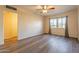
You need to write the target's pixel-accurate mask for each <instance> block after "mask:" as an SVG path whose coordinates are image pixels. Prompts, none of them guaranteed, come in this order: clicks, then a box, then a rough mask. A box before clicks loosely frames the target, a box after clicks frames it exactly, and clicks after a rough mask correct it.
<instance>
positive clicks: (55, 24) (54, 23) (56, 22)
mask: <svg viewBox="0 0 79 59" xmlns="http://www.w3.org/2000/svg"><path fill="white" fill-rule="evenodd" d="M65 22H66V17H59V18H54V19H50V25H51V28H65Z"/></svg>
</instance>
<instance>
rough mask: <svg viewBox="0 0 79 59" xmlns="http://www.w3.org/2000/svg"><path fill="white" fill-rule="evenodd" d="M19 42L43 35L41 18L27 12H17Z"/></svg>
mask: <svg viewBox="0 0 79 59" xmlns="http://www.w3.org/2000/svg"><path fill="white" fill-rule="evenodd" d="M18 19H19V32H18V35H19V40H20V39H24V38H28V37H32V36H35V35H40V34H42V33H43V18H42V16H39V15H37V14H34V13H33V12H32V11H29V10H23V11H22V10H20V9H19V10H18Z"/></svg>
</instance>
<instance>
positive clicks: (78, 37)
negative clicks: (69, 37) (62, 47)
mask: <svg viewBox="0 0 79 59" xmlns="http://www.w3.org/2000/svg"><path fill="white" fill-rule="evenodd" d="M78 40H79V7H78Z"/></svg>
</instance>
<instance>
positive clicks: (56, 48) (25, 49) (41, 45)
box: [0, 34, 79, 53]
mask: <svg viewBox="0 0 79 59" xmlns="http://www.w3.org/2000/svg"><path fill="white" fill-rule="evenodd" d="M13 39H16V38H13ZM6 43H7V42H6ZM0 52H1V53H79V41H78V40H76V39H72V38H65V37H60V36H54V35H47V34H46V35H40V36H35V37H32V38H27V39H23V40H19V41H16V42H13V43H10V44H9V46H7V47H5V45H4V46H1V47H0Z"/></svg>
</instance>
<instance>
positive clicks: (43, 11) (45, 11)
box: [37, 5, 55, 13]
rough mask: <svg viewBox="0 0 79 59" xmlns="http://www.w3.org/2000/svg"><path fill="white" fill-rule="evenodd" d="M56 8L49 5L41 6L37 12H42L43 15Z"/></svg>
mask: <svg viewBox="0 0 79 59" xmlns="http://www.w3.org/2000/svg"><path fill="white" fill-rule="evenodd" d="M54 9H55V8H54V7H53V6H48V5H41V6H39V7H38V9H37V10H40V11H41V13H47V12H48V11H49V10H54Z"/></svg>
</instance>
